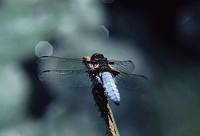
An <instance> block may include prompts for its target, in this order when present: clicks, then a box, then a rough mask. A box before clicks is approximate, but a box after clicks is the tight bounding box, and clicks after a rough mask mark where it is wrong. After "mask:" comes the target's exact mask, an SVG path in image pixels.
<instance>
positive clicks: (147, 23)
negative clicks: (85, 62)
mask: <svg viewBox="0 0 200 136" xmlns="http://www.w3.org/2000/svg"><path fill="white" fill-rule="evenodd" d="M199 7H200V4H199V2H196V1H187V0H185V1H182V2H180V1H178V0H177V1H172V0H169V1H162V2H158V1H155V0H153V1H151V2H150V1H145V0H141V1H137V0H136V1H129V0H124V1H122V0H121V1H120V0H118V1H117V0H116V1H110V0H102V1H100V0H99V1H98V0H58V1H53V0H42V1H39V0H29V1H26V0H15V1H12V0H1V1H0V20H1V21H0V136H102V135H105V132H106V128H105V127H104V122H103V120H102V119H101V118H100V115H99V113H98V111H97V108H96V107H95V105H94V101H93V98H92V95H91V92H90V90H67V89H66V88H56V87H55V86H54V84H53V85H52V86H54V87H52V86H47V85H44V84H43V83H42V82H40V81H39V79H38V77H37V64H36V60H37V55H38V50H37V49H36V47H39V45H40V44H41V41H46V42H48V43H46V42H45V45H46V44H48V45H50V47H53V48H52V49H53V55H55V56H61V57H82V56H85V55H91V54H93V53H95V52H100V53H103V54H104V55H105V56H106V57H108V58H114V59H121V60H124V59H131V60H133V62H134V63H135V65H136V69H135V73H138V74H144V75H146V76H147V77H148V78H149V79H150V81H149V82H150V83H149V84H150V85H149V87H148V89H147V88H146V89H145V90H142V91H141V92H142V93H140V92H126V91H125V90H124V91H122V92H121V97H122V99H121V101H122V104H121V105H120V106H119V107H116V106H115V105H113V109H114V115H115V117H116V121H117V124H118V127H119V131H120V134H121V135H122V136H199V135H200V123H199V122H200V116H199V114H200V108H199V105H200V99H199V98H200V93H199V89H200V85H199V79H200V72H199V68H200V63H199V59H200V57H199V52H200V49H199V43H200V42H199V37H198V36H199V34H200V28H199V27H200V25H199V24H200V20H199V19H200V17H199V16H200V10H199ZM43 44H44V42H43ZM48 47H49V46H48ZM35 51H36V52H35ZM44 52H45V51H42V52H41V53H44ZM39 53H40V52H39ZM46 53H47V54H48V53H49V52H46ZM66 84H67V83H66ZM60 96H61V97H60Z"/></svg>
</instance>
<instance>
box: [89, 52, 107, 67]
mask: <svg viewBox="0 0 200 136" xmlns="http://www.w3.org/2000/svg"><path fill="white" fill-rule="evenodd" d="M91 62H92V63H93V65H94V67H95V68H98V67H99V66H102V64H107V62H108V61H107V58H105V57H104V55H103V54H100V53H95V54H93V55H92V56H91Z"/></svg>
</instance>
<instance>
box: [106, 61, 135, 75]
mask: <svg viewBox="0 0 200 136" xmlns="http://www.w3.org/2000/svg"><path fill="white" fill-rule="evenodd" d="M109 62H111V63H110V66H111V67H112V68H113V69H114V70H117V71H119V72H125V73H133V71H134V69H135V65H134V63H133V62H132V61H131V60H125V61H120V60H109Z"/></svg>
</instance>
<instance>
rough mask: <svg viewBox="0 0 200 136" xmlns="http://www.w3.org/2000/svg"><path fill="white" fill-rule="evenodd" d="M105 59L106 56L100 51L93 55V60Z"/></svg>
mask: <svg viewBox="0 0 200 136" xmlns="http://www.w3.org/2000/svg"><path fill="white" fill-rule="evenodd" d="M103 59H105V57H104V55H103V54H100V53H95V54H93V55H92V56H91V60H92V61H98V60H103Z"/></svg>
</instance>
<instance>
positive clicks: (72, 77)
mask: <svg viewBox="0 0 200 136" xmlns="http://www.w3.org/2000/svg"><path fill="white" fill-rule="evenodd" d="M38 64H39V79H40V80H41V81H47V80H51V81H53V82H57V83H58V84H59V85H62V86H66V88H84V87H90V88H91V87H94V86H95V85H97V84H100V85H101V86H102V87H103V88H104V93H105V95H106V96H107V99H108V100H109V101H112V102H114V103H115V104H116V105H119V104H120V93H119V90H120V91H121V90H130V91H135V90H138V89H140V88H141V87H142V86H144V84H145V83H146V81H147V80H148V78H147V77H146V76H144V75H140V74H135V73H134V70H135V65H134V63H133V62H132V61H131V60H115V59H107V58H106V57H105V56H104V55H103V54H101V53H94V54H93V55H92V56H91V57H89V56H88V57H83V58H63V57H56V56H42V57H40V58H39V60H38ZM59 85H58V86H59Z"/></svg>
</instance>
